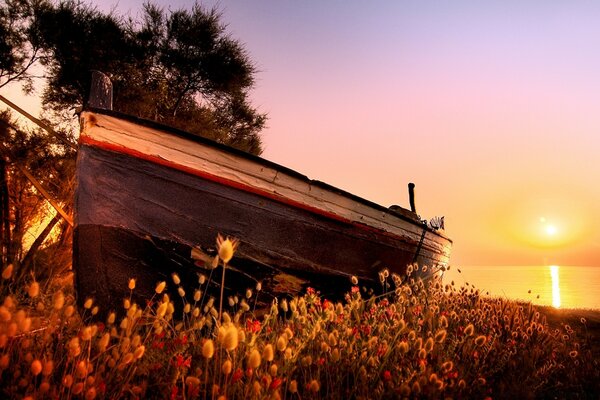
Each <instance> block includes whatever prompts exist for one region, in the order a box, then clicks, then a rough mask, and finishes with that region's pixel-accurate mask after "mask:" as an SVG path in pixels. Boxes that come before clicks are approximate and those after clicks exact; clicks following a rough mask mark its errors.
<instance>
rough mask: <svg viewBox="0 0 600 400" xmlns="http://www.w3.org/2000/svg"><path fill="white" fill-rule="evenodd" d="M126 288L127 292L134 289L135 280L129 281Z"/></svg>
mask: <svg viewBox="0 0 600 400" xmlns="http://www.w3.org/2000/svg"><path fill="white" fill-rule="evenodd" d="M128 287H129V290H133V289H135V279H133V278H131V279H129V285H128Z"/></svg>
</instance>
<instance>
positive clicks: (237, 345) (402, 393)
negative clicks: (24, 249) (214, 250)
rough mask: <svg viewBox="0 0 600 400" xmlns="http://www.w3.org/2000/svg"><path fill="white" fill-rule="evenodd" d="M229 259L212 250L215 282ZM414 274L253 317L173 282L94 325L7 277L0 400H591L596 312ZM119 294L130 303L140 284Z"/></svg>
mask: <svg viewBox="0 0 600 400" xmlns="http://www.w3.org/2000/svg"><path fill="white" fill-rule="evenodd" d="M222 243H223V241H222ZM226 245H227V246H229V245H232V243H231V242H230V243H226ZM225 250H226V251H225ZM229 250H231V254H229ZM233 251H235V246H232V248H231V249H229V248H225V249H224V251H223V252H219V253H220V255H221V261H220V263H221V266H222V267H223V274H224V272H225V264H223V262H224V261H226V260H228V259H229V258H231V255H232V254H233ZM417 269H418V267H412V268H410V269H409V270H410V274H409V275H408V276H406V277H399V276H395V275H393V274H392V275H389V274H388V273H387V272H386V271H384V272H382V274H381V278H382V280H383V281H384V282H383V284H382V287H387V288H391V291H390V292H389V293H387V294H386V295H382V296H379V297H365V295H364V292H362V290H360V289H359V285H360V282H357V281H356V280H355V278H353V282H352V284H353V286H352V289H351V290H350V291H349V293H347V294H346V296H345V300H344V301H341V302H336V303H334V302H330V301H328V300H326V299H324V298H322V297H321V296H320V295H319V293H318V292H315V291H314V290H311V289H309V290H308V291H307V292H306V293H305V294H304V295H302V296H300V297H294V298H287V299H279V301H278V302H275V303H273V304H272V306H271V308H270V309H268V310H263V311H262V312H261V314H260V315H261V316H260V317H259V316H258V314H257V313H255V312H254V311H253V310H252V307H251V304H253V297H254V296H255V294H254V293H253V290H248V292H247V295H244V296H240V297H234V298H228V299H222V298H213V297H208V296H205V295H204V291H205V289H206V287H207V285H208V282H207V280H206V278H204V277H202V276H201V277H199V280H198V282H197V283H193V284H191V283H190V282H180V281H179V277H177V276H173V280H172V281H171V282H161V283H157V288H156V293H155V295H154V297H153V298H152V299H148V302H147V304H143V305H140V304H134V303H132V301H131V298H130V299H124V301H123V310H119V311H120V312H118V313H111V314H109V316H108V318H107V319H106V320H102V321H97V320H96V321H94V315H96V314H97V315H100V314H102V313H98V311H99V309H98V306H97V305H95V304H94V303H93V300H92V299H90V300H89V301H87V302H86V304H85V306H84V308H82V309H80V310H77V309H76V307H75V298H74V294H73V292H72V290H73V289H72V286H70V285H65V284H64V282H61V283H60V284H59V285H55V286H53V285H52V284H46V285H40V284H39V283H37V282H32V281H30V282H15V281H13V279H12V273H9V272H11V271H9V270H8V267H7V268H5V269H4V270H3V276H2V283H1V285H2V290H3V292H4V293H9V294H8V295H7V296H6V297H5V298H4V299H3V300H2V305H1V306H0V386H1V387H0V397H6V398H24V399H65V398H78V399H79V398H82V399H94V398H107V399H108V398H110V399H142V398H159V399H197V398H200V399H208V398H210V399H219V400H221V399H236V398H237V399H246V398H255V399H303V398H304V399H307V398H311V399H312V398H324V399H371V398H435V399H439V398H458V399H466V398H481V399H484V398H493V399H497V398H526V399H527V398H548V397H552V398H594V399H595V398H598V394H599V393H600V385H599V383H598V382H599V381H600V376H599V372H598V371H599V369H598V361H596V360H598V359H599V357H598V347H597V346H598V337H599V336H598V331H599V326H600V318H599V313H598V312H595V311H587V312H586V313H587V314H586V315H581V316H580V315H579V314H578V312H577V311H560V310H554V309H551V308H539V307H534V306H532V305H531V304H519V303H517V302H514V301H509V300H506V299H493V298H488V297H484V296H482V295H481V294H480V293H479V291H478V290H477V289H475V288H474V287H472V286H471V287H455V286H454V285H445V284H443V282H442V280H441V278H440V276H439V274H436V275H434V276H433V277H432V278H431V279H427V280H425V281H423V280H421V279H419V278H417V274H416V273H417V272H418V271H415V270H417ZM224 276H225V275H222V277H224ZM123 285H128V286H129V289H130V290H131V293H132V294H133V293H134V291H135V280H130V281H129V282H123ZM167 285H168V286H171V287H175V288H178V289H179V288H181V290H180V291H179V297H180V298H179V299H174V298H169V296H168V295H166V294H165V291H164V290H165V286H167ZM40 286H42V287H40ZM194 286H195V290H193V291H191V292H190V293H185V292H184V291H183V290H184V289H183V288H184V287H185V288H186V289H187V288H190V287H194ZM251 289H255V288H251ZM188 292H189V289H188ZM254 292H256V290H254ZM221 297H222V295H221ZM223 300H225V301H224V302H223ZM223 303H224V304H223ZM179 305H181V309H176V308H178V307H179ZM121 311H122V312H121ZM117 314H118V315H122V317H117ZM174 315H181V316H182V317H181V318H177V319H175V318H174Z"/></svg>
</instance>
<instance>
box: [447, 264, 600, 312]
mask: <svg viewBox="0 0 600 400" xmlns="http://www.w3.org/2000/svg"><path fill="white" fill-rule="evenodd" d="M458 269H460V270H461V273H459V272H458ZM444 280H445V281H447V282H451V281H452V280H454V282H455V284H456V285H457V286H461V285H464V284H465V283H466V282H468V283H469V284H474V285H475V287H476V288H478V289H480V290H482V291H483V292H484V293H485V292H486V291H489V293H490V295H492V296H500V297H507V298H510V299H521V300H529V301H531V302H533V303H535V304H542V305H551V306H555V307H560V308H594V309H600V268H598V267H569V266H557V265H552V266H550V265H548V266H534V267H499V266H493V267H459V268H457V267H456V266H452V267H451V269H450V271H447V272H446V273H445V275H444ZM529 290H531V293H528V291H529ZM537 296H539V298H538V297H537Z"/></svg>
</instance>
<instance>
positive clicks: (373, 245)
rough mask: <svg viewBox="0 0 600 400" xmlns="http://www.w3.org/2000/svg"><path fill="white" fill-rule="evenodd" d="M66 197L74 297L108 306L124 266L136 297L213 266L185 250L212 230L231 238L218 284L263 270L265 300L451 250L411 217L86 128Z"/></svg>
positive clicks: (192, 281) (238, 287)
mask: <svg viewBox="0 0 600 400" xmlns="http://www.w3.org/2000/svg"><path fill="white" fill-rule="evenodd" d="M88 138H89V137H88ZM75 207H76V226H75V236H74V268H75V272H76V286H77V291H78V294H79V296H78V297H79V299H80V301H84V300H85V299H86V298H88V297H91V298H94V299H95V300H96V301H97V302H99V303H100V304H102V305H103V306H105V308H107V309H116V308H118V307H120V304H121V302H122V299H123V298H124V297H128V296H129V295H130V293H129V290H128V289H127V282H128V279H129V278H135V279H136V280H137V285H136V290H135V292H136V294H137V295H138V296H139V297H140V298H150V297H151V296H152V294H153V291H154V287H155V285H156V284H157V283H158V282H159V281H162V280H166V281H167V282H170V276H171V274H172V273H174V272H176V273H177V274H179V275H180V277H181V278H182V281H183V282H186V286H187V287H188V288H191V287H195V286H197V285H198V283H197V282H198V278H197V275H198V274H204V275H206V276H210V274H211V272H213V273H217V274H218V277H220V273H221V269H220V267H219V269H217V270H214V271H213V270H211V269H210V262H208V263H206V265H205V263H202V262H198V261H197V260H193V259H192V257H191V252H192V248H193V247H196V248H199V249H201V251H202V252H203V253H204V254H206V255H207V256H210V255H211V254H214V251H215V239H216V237H217V235H218V234H221V235H224V236H231V237H235V238H237V239H239V241H240V245H239V247H238V250H237V251H236V253H235V257H234V258H233V260H232V261H231V266H230V270H229V269H228V271H227V274H228V278H227V279H226V287H227V293H228V294H235V293H243V292H244V291H245V289H246V288H254V287H255V286H256V283H257V282H261V284H262V288H263V290H262V292H263V296H266V297H264V298H263V299H262V300H261V301H263V302H265V303H266V302H268V301H269V299H270V298H272V297H273V296H282V295H293V294H295V293H297V292H299V291H301V290H303V289H305V288H306V287H308V286H311V287H315V288H317V289H319V290H321V291H322V292H323V293H326V294H328V293H330V294H332V295H333V294H334V293H335V292H337V293H343V292H345V291H347V290H348V289H349V288H350V277H351V276H357V277H358V278H359V279H360V280H361V281H362V282H363V283H365V284H366V283H373V282H377V276H378V275H377V274H378V272H379V271H381V270H382V269H383V268H387V269H389V270H390V271H391V272H396V273H398V274H402V273H404V272H405V271H406V267H407V265H409V264H411V263H413V262H417V263H419V264H422V265H428V266H440V265H441V266H443V265H446V264H447V262H448V257H449V248H450V241H449V240H447V239H445V238H443V237H441V236H440V239H439V240H438V241H435V240H432V239H431V236H432V235H433V236H435V235H434V234H433V233H432V232H430V230H428V229H427V228H425V227H424V226H423V225H421V224H420V223H419V222H417V221H415V222H414V224H412V225H414V226H412V228H413V230H412V231H411V232H406V234H402V233H390V232H388V231H385V230H382V229H377V228H373V227H371V226H369V225H366V224H363V223H361V222H357V221H351V220H348V219H344V218H339V217H336V215H334V214H331V215H328V214H327V213H326V212H315V210H314V209H312V208H310V207H299V206H298V204H296V203H295V202H292V201H289V202H288V201H285V199H282V198H277V197H274V196H265V195H264V194H263V193H262V192H261V191H258V190H251V189H248V187H245V186H243V185H237V184H227V182H224V181H219V180H215V179H210V178H207V177H206V175H205V174H202V173H194V171H190V170H187V169H183V168H176V167H175V168H173V167H172V166H170V165H165V163H162V162H156V161H155V160H153V159H151V157H140V156H139V155H138V154H136V153H131V152H129V151H127V149H124V148H121V150H120V151H119V150H117V151H115V148H114V147H113V146H108V145H106V146H105V145H103V144H101V143H100V144H99V143H97V142H95V141H91V140H88V141H87V142H86V141H85V139H84V141H83V142H82V144H81V146H80V150H79V154H78V167H77V191H76V205H75ZM426 237H427V240H424V239H425V238H426ZM434 239H435V238H434ZM432 243H433V245H432ZM214 281H215V280H214V279H213V280H212V282H214ZM217 281H218V279H217ZM171 286H174V285H171Z"/></svg>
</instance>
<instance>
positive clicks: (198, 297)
mask: <svg viewBox="0 0 600 400" xmlns="http://www.w3.org/2000/svg"><path fill="white" fill-rule="evenodd" d="M200 296H202V292H201V291H200V290H198V289H196V291H194V301H199V300H200Z"/></svg>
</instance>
